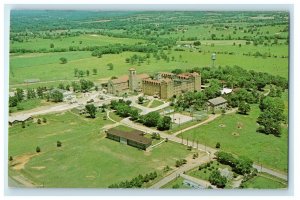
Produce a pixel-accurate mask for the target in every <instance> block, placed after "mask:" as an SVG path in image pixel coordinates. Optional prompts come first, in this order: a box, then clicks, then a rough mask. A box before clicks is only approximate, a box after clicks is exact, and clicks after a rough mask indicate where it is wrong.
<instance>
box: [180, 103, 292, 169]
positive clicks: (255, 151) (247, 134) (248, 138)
mask: <svg viewBox="0 0 300 200" xmlns="http://www.w3.org/2000/svg"><path fill="white" fill-rule="evenodd" d="M259 113H260V110H259V108H258V106H257V105H255V106H252V107H251V112H250V114H249V115H246V116H244V115H240V114H228V115H224V116H221V117H219V118H217V119H216V120H214V121H213V122H209V123H208V124H206V125H203V126H200V127H198V128H195V129H192V130H189V131H187V132H184V133H183V134H182V136H183V138H188V139H189V140H192V139H196V140H199V142H200V143H202V144H206V145H208V146H211V147H215V145H216V143H217V142H220V143H221V149H222V150H224V151H228V152H231V153H234V154H237V155H240V156H241V155H244V156H247V157H249V158H250V159H252V160H253V161H254V162H256V163H262V164H263V166H266V167H270V168H273V169H278V170H281V171H287V168H288V166H287V162H288V130H287V128H286V127H284V128H283V130H282V136H281V137H280V138H278V137H275V136H273V135H265V134H262V133H257V132H256V129H257V128H258V125H257V124H256V120H257V117H258V115H259ZM238 123H240V125H241V127H242V128H240V129H239V128H238ZM221 125H222V126H221ZM223 126H225V127H223Z"/></svg>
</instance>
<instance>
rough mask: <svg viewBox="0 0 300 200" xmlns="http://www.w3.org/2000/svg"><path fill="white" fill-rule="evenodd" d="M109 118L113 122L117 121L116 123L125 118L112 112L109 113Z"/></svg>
mask: <svg viewBox="0 0 300 200" xmlns="http://www.w3.org/2000/svg"><path fill="white" fill-rule="evenodd" d="M109 117H110V118H111V119H113V120H115V121H116V122H119V121H121V120H122V119H123V118H122V117H120V116H119V115H117V114H116V112H110V113H109Z"/></svg>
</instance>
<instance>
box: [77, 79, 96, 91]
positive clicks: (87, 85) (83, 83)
mask: <svg viewBox="0 0 300 200" xmlns="http://www.w3.org/2000/svg"><path fill="white" fill-rule="evenodd" d="M79 83H80V89H81V92H88V91H89V90H90V89H91V88H92V87H94V83H93V82H92V81H90V80H85V79H81V80H80V81H79Z"/></svg>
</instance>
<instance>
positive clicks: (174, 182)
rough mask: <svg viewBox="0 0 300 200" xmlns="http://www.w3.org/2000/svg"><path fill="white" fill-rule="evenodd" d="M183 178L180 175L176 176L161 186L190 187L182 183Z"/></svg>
mask: <svg viewBox="0 0 300 200" xmlns="http://www.w3.org/2000/svg"><path fill="white" fill-rule="evenodd" d="M183 181H184V179H183V178H182V177H178V178H176V179H174V180H172V181H170V182H169V183H167V184H166V185H164V186H163V187H162V188H163V189H174V188H176V189H191V187H189V186H186V185H184V184H183Z"/></svg>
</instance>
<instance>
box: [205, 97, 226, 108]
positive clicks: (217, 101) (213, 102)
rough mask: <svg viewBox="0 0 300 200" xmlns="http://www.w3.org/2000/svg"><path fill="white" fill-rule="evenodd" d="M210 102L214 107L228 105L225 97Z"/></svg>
mask: <svg viewBox="0 0 300 200" xmlns="http://www.w3.org/2000/svg"><path fill="white" fill-rule="evenodd" d="M208 102H209V103H210V104H212V105H214V106H217V105H220V104H223V103H226V102H227V100H226V99H224V98H223V97H216V98H213V99H210V100H208Z"/></svg>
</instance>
